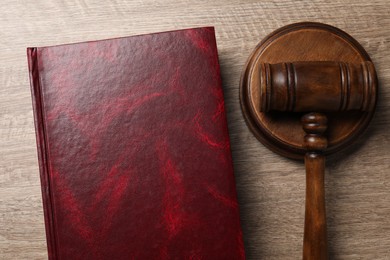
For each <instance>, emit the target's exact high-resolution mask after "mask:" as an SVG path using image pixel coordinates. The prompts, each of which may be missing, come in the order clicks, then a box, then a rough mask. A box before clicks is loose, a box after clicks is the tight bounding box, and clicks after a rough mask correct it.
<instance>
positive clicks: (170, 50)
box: [27, 27, 245, 260]
mask: <svg viewBox="0 0 390 260" xmlns="http://www.w3.org/2000/svg"><path fill="white" fill-rule="evenodd" d="M27 56H28V65H29V73H30V83H31V90H32V99H33V109H34V119H35V127H36V137H37V146H38V157H39V166H40V177H41V185H42V194H43V196H42V197H43V203H44V215H45V225H46V236H47V244H48V254H49V259H72V260H73V259H244V258H245V253H244V248H243V242H242V234H241V228H240V222H239V210H238V205H237V198H236V189H235V181H234V175H233V166H232V159H231V152H230V144H229V136H228V131H227V124H226V118H225V110H224V99H223V92H222V87H221V78H220V70H219V63H218V54H217V47H216V41H215V35H214V28H213V27H206V28H196V29H186V30H179V31H171V32H164V33H156V34H148V35H141V36H132V37H124V38H116V39H109V40H102V41H94V42H85V43H76V44H67V45H60V46H51V47H38V48H28V49H27Z"/></svg>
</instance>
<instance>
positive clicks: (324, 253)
mask: <svg viewBox="0 0 390 260" xmlns="http://www.w3.org/2000/svg"><path fill="white" fill-rule="evenodd" d="M275 60H276V61H280V60H282V62H274V61H275ZM286 60H287V61H286ZM377 85H378V81H377V76H376V71H375V67H374V65H373V63H372V62H371V60H370V58H369V56H368V54H367V53H366V52H365V51H364V49H363V48H362V47H361V46H360V44H359V43H357V42H356V41H355V40H354V39H353V38H352V37H351V36H349V35H348V34H346V33H345V32H343V31H341V30H339V29H337V28H335V27H332V26H329V25H325V24H320V23H298V24H292V25H289V26H286V27H283V28H281V29H279V30H277V31H275V32H273V33H272V34H270V35H269V36H268V37H266V39H265V40H263V41H262V42H261V43H260V44H259V45H258V46H257V47H256V49H255V50H254V52H253V53H252V55H251V56H250V58H249V60H248V62H247V64H246V67H245V69H244V72H243V76H242V78H241V84H240V99H241V107H242V110H243V114H244V117H245V119H246V122H247V124H248V126H249V128H250V129H251V130H252V132H253V133H254V134H255V136H256V137H257V138H258V139H259V140H260V141H261V142H262V143H263V144H264V145H265V146H267V147H268V148H270V149H271V150H273V151H275V152H277V153H279V154H281V155H284V156H287V157H290V158H294V159H301V158H302V159H304V162H305V168H306V205H305V226H304V238H303V259H304V260H325V259H328V250H327V232H326V229H327V228H326V211H325V188H324V173H325V155H327V154H330V153H333V152H337V151H339V150H341V149H343V148H345V147H346V146H348V145H350V144H351V142H352V140H353V139H355V138H356V137H358V136H360V135H361V133H362V132H363V130H365V129H366V127H367V125H368V123H369V121H370V120H371V118H372V115H373V113H374V110H375V107H376V100H377V87H378V86H377ZM297 116H299V117H300V121H299V119H298V121H297V120H296V117H297ZM328 117H331V119H332V125H329V127H331V129H329V128H328ZM334 124H339V126H337V127H338V128H337V127H335V126H334ZM336 128H337V129H336ZM329 130H332V131H329Z"/></svg>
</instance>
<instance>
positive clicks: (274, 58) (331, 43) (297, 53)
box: [240, 22, 377, 159]
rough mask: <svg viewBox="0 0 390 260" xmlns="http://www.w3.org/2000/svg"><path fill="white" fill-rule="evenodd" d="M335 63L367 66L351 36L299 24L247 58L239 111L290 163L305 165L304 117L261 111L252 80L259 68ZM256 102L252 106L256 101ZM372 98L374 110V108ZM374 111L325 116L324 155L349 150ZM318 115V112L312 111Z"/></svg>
mask: <svg viewBox="0 0 390 260" xmlns="http://www.w3.org/2000/svg"><path fill="white" fill-rule="evenodd" d="M306 61H335V62H344V63H361V62H364V61H371V59H370V57H369V56H368V54H367V53H366V51H365V50H364V49H363V47H362V46H361V45H360V44H359V43H358V42H357V41H356V40H355V39H353V38H352V37H351V36H350V35H348V34H347V33H345V32H343V31H341V30H340V29H337V28H335V27H332V26H329V25H326V24H321V23H308V22H305V23H297V24H291V25H288V26H285V27H282V28H280V29H278V30H276V31H274V32H273V33H271V34H270V35H268V36H267V37H266V38H265V39H264V40H263V41H262V42H261V43H260V44H259V45H258V46H257V47H256V48H255V50H254V51H253V52H252V54H251V55H250V57H249V59H248V61H247V63H246V66H245V68H244V71H243V73H242V76H241V82H240V101H241V108H242V111H243V114H244V117H245V119H246V122H247V124H248V126H249V128H250V129H251V130H252V132H253V133H254V135H255V136H256V137H257V138H258V139H259V140H260V141H261V142H262V143H263V144H264V145H265V146H267V147H268V148H269V149H271V150H272V151H274V152H276V153H278V154H281V155H283V156H286V157H289V158H293V159H303V156H304V154H305V153H306V150H305V148H304V136H305V132H304V130H303V128H302V123H301V117H302V116H303V114H304V113H293V112H276V111H271V112H267V113H263V112H261V111H260V106H261V104H260V105H259V102H261V100H258V96H256V95H254V94H253V91H251V81H250V80H249V79H250V78H251V75H252V74H253V73H259V71H258V66H256V65H258V64H260V63H271V64H275V63H282V62H306ZM255 96H256V97H257V99H256V100H254V97H255ZM376 99H377V98H376V95H375V97H374V100H373V102H374V107H375V106H376ZM374 111H375V109H372V110H371V111H368V112H361V111H342V112H328V113H325V114H326V116H327V118H328V129H327V131H326V132H325V136H326V137H327V138H328V148H327V149H326V150H325V154H331V153H334V152H337V151H339V150H341V149H343V148H345V147H347V146H348V145H350V144H351V143H352V142H353V141H354V140H355V139H356V138H357V137H358V136H360V135H361V134H362V132H363V131H364V130H365V129H366V128H367V126H368V123H369V122H370V120H371V118H372V116H373V114H374ZM313 112H316V111H313Z"/></svg>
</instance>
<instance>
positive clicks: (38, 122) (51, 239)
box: [27, 48, 58, 260]
mask: <svg viewBox="0 0 390 260" xmlns="http://www.w3.org/2000/svg"><path fill="white" fill-rule="evenodd" d="M27 58H28V68H29V76H30V86H31V97H32V106H33V113H34V124H35V133H36V140H37V150H38V161H39V172H40V179H41V189H42V202H43V212H44V216H45V230H46V239H47V249H48V258H49V259H50V260H57V259H58V257H57V253H56V252H57V250H56V239H55V237H56V236H55V229H54V211H53V200H52V196H51V189H50V188H51V187H50V176H49V168H48V157H47V153H46V135H45V124H44V116H43V103H42V102H43V101H42V95H41V94H42V92H41V91H42V86H41V80H40V76H39V67H38V49H37V48H27Z"/></svg>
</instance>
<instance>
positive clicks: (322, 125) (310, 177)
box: [302, 113, 328, 260]
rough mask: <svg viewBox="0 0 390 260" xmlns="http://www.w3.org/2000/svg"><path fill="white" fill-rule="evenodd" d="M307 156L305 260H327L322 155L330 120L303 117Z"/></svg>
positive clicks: (315, 116) (319, 117)
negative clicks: (325, 133)
mask: <svg viewBox="0 0 390 260" xmlns="http://www.w3.org/2000/svg"><path fill="white" fill-rule="evenodd" d="M302 124H303V129H304V131H305V132H306V136H305V139H304V142H305V147H306V149H307V153H306V154H305V165H306V207H305V231H304V238H303V259H304V260H325V259H327V258H328V251H327V237H326V214H325V188H324V173H325V156H324V155H323V154H322V152H323V150H324V149H326V147H327V145H328V142H327V139H326V137H325V136H323V134H324V132H325V131H326V128H327V118H326V116H325V115H324V114H320V113H309V114H306V115H304V116H303V117H302Z"/></svg>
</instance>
